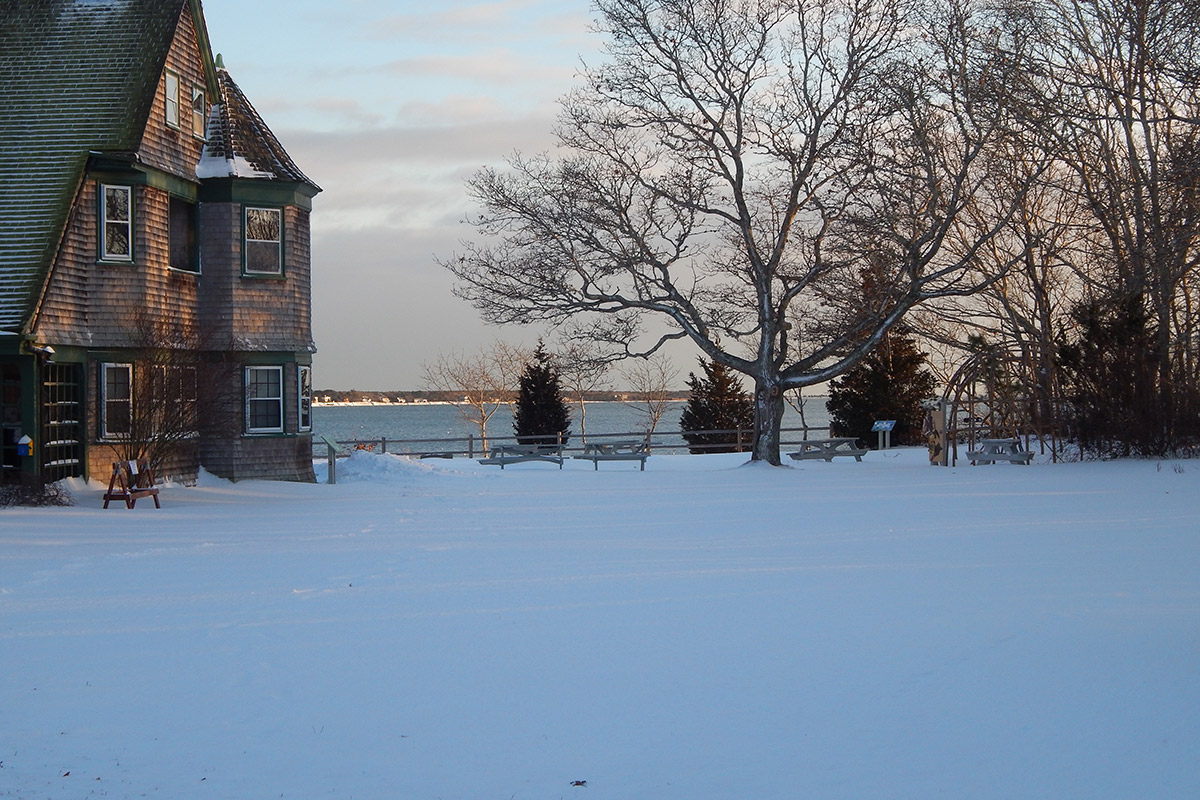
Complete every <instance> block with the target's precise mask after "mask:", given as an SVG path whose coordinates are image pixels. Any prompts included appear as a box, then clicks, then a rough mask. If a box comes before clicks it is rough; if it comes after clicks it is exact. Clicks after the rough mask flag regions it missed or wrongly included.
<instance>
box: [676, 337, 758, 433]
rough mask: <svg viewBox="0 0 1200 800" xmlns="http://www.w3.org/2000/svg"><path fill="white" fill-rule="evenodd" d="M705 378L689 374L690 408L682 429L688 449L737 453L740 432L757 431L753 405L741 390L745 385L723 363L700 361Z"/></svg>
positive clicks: (680, 422)
mask: <svg viewBox="0 0 1200 800" xmlns="http://www.w3.org/2000/svg"><path fill="white" fill-rule="evenodd" d="M700 367H701V369H703V370H704V376H703V377H696V373H694V372H689V373H688V379H687V385H688V389H689V395H688V403H687V407H686V408H684V410H683V416H682V417H680V419H679V427H680V428H681V430H682V431H683V438H684V440H685V441H687V443H688V449H689V450H690V451H691V452H693V453H734V452H737V451H738V449H739V448H738V435H737V432H736V431H737V430H738V429H739V428H740V429H742V430H745V431H747V432H748V433H752V432H753V430H754V403H753V402H752V401H751V400H750V397H749V396H748V395H747V394H746V393H745V392H744V391H742V384H741V382H740V381H738V379H737V377H736V376H734V374H733V373H732V372H730V370H729V369H728V368H727V367H725V366H724V365H723V364H718V363H716V362H715V361H706V360H704V359H703V358H702V359H700ZM709 430H732V431H734V432H733V433H696V432H695V431H709Z"/></svg>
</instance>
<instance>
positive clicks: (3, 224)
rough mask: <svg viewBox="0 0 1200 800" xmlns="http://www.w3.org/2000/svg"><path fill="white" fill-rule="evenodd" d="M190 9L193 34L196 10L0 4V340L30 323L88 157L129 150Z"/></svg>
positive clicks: (97, 2) (80, 1) (149, 3)
mask: <svg viewBox="0 0 1200 800" xmlns="http://www.w3.org/2000/svg"><path fill="white" fill-rule="evenodd" d="M189 7H190V8H191V9H192V11H193V13H195V14H196V16H197V22H198V24H199V26H200V27H202V25H203V21H202V18H200V15H199V3H198V2H195V0H192V2H189V0H4V9H3V13H0V333H3V332H10V333H11V332H19V331H23V330H24V328H25V327H26V326H27V325H28V324H29V322H30V315H31V313H32V311H33V308H34V305H35V304H36V302H37V299H38V297H39V295H40V293H41V290H42V286H43V284H44V282H45V279H46V275H47V273H48V270H49V269H50V266H51V262H52V260H53V258H54V254H55V252H56V250H57V248H58V244H59V240H60V238H61V236H62V232H63V230H64V228H65V225H66V222H67V215H68V213H69V212H70V208H71V204H72V201H73V200H74V198H75V194H76V192H77V190H78V188H79V185H80V182H81V180H82V179H83V175H84V170H85V168H86V165H87V159H88V154H89V152H93V151H98V152H104V153H132V152H134V151H136V150H137V149H138V146H139V144H140V140H141V136H142V132H143V131H144V129H145V126H146V121H147V119H148V118H149V114H150V110H151V107H152V104H153V102H154V94H155V91H156V89H157V87H158V81H159V76H160V75H161V73H162V70H163V66H164V64H165V63H166V58H167V53H168V51H169V50H170V47H171V42H172V40H173V38H174V35H175V30H176V27H177V26H178V23H179V19H180V15H181V14H182V13H183V12H184V11H185V10H186V9H188V8H189ZM202 35H206V34H203V33H202Z"/></svg>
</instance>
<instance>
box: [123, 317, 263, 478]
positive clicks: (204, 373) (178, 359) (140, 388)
mask: <svg viewBox="0 0 1200 800" xmlns="http://www.w3.org/2000/svg"><path fill="white" fill-rule="evenodd" d="M130 336H131V339H132V340H133V341H134V342H135V344H136V347H135V349H134V350H133V352H132V355H131V360H130V362H129V363H127V364H124V365H121V367H122V368H121V369H117V370H111V369H110V370H107V371H105V373H104V377H105V379H106V380H108V381H114V382H115V385H106V386H104V387H102V395H103V397H104V416H105V420H106V427H107V430H106V434H107V435H106V444H107V445H108V446H109V447H111V449H112V451H113V455H114V456H115V457H116V458H118V459H119V460H123V461H132V460H134V459H139V458H145V459H147V460H149V462H150V464H151V466H152V468H153V469H154V470H155V471H156V472H160V473H161V472H167V473H171V472H176V473H178V474H180V475H182V476H185V477H190V476H192V475H193V473H192V469H191V467H190V465H191V464H193V463H195V460H196V452H195V448H196V446H197V442H198V441H199V439H200V438H201V437H202V436H203V437H210V438H222V437H230V436H233V435H236V434H237V433H240V431H241V410H242V408H243V390H242V381H241V378H240V365H239V364H236V363H230V362H227V361H225V360H223V359H222V358H221V357H219V356H218V355H216V354H215V351H214V349H213V348H212V347H211V339H212V336H211V335H208V334H206V332H205V331H203V330H202V329H201V327H200V326H199V325H198V324H197V323H195V322H194V321H190V320H183V319H177V318H165V317H161V316H157V315H151V314H150V313H147V312H144V311H143V312H140V313H136V314H135V315H134V316H133V319H132V330H131V332H130Z"/></svg>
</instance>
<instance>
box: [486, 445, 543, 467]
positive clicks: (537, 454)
mask: <svg viewBox="0 0 1200 800" xmlns="http://www.w3.org/2000/svg"><path fill="white" fill-rule="evenodd" d="M522 461H549V462H550V463H552V464H558V468H559V469H562V465H563V446H562V445H561V444H501V445H496V446H495V447H493V448H492V449H491V451H490V452H489V453H488V457H487V458H481V459H479V463H480V464H499V465H500V469H504V465H505V464H517V463H520V462H522Z"/></svg>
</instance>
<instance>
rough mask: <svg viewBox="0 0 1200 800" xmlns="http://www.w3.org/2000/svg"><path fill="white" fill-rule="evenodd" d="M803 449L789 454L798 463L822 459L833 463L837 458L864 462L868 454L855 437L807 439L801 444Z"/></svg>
mask: <svg viewBox="0 0 1200 800" xmlns="http://www.w3.org/2000/svg"><path fill="white" fill-rule="evenodd" d="M800 447H801V449H800V450H799V451H798V452H795V453H788V456H789V457H790V458H794V459H795V460H796V461H809V460H814V459H821V460H823V461H833V459H834V458H836V457H837V456H854V460H855V461H862V457H863V456H865V455H866V454H867V451H866V449H864V448H860V447H859V446H858V439H856V438H854V437H853V436H843V437H835V438H833V439H807V440H805V441H803V442H800Z"/></svg>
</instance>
